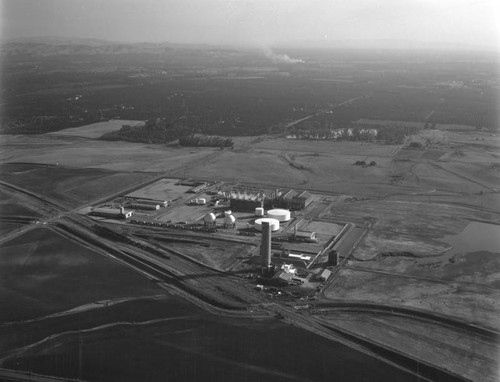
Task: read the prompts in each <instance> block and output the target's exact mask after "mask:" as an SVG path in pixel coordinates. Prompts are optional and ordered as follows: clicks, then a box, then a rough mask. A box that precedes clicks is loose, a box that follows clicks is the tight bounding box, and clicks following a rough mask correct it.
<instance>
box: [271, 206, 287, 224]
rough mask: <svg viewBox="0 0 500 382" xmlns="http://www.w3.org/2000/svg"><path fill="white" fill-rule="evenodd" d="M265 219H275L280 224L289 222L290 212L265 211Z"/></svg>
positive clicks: (278, 210)
mask: <svg viewBox="0 0 500 382" xmlns="http://www.w3.org/2000/svg"><path fill="white" fill-rule="evenodd" d="M267 217H268V218H271V219H276V220H278V221H280V222H287V221H289V220H290V211H289V210H284V209H281V208H276V209H273V210H269V211H267Z"/></svg>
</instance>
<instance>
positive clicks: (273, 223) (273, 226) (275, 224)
mask: <svg viewBox="0 0 500 382" xmlns="http://www.w3.org/2000/svg"><path fill="white" fill-rule="evenodd" d="M263 222H268V223H269V225H270V226H271V231H273V232H274V231H277V230H279V229H280V222H279V220H276V219H270V218H262V219H257V220H256V221H255V223H254V227H255V229H256V230H258V231H262V223H263Z"/></svg>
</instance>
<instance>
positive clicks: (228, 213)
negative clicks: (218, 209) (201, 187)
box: [224, 210, 232, 216]
mask: <svg viewBox="0 0 500 382" xmlns="http://www.w3.org/2000/svg"><path fill="white" fill-rule="evenodd" d="M229 215H232V212H231V210H227V211H224V216H229Z"/></svg>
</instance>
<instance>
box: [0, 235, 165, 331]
mask: <svg viewBox="0 0 500 382" xmlns="http://www.w3.org/2000/svg"><path fill="white" fill-rule="evenodd" d="M0 252H1V254H2V256H0V299H1V301H2V309H1V310H0V322H7V321H14V320H27V319H31V318H35V317H41V316H44V315H49V314H53V313H58V312H62V311H65V310H69V309H73V308H76V307H78V306H80V305H85V304H88V303H92V302H95V301H101V300H108V299H115V298H125V297H141V296H149V295H155V294H161V293H162V290H161V289H160V288H159V287H157V286H156V285H155V284H153V283H152V282H151V281H149V280H148V279H146V278H145V277H143V276H141V275H138V274H137V273H135V272H133V271H132V270H130V269H129V268H126V267H124V266H122V265H120V264H118V263H116V262H115V261H113V260H111V259H108V258H106V257H104V256H103V255H102V254H98V253H96V252H94V251H92V250H90V249H88V248H85V247H83V246H80V245H78V244H76V243H74V242H73V241H70V240H67V239H65V238H63V237H61V236H59V235H58V234H56V233H54V232H53V231H51V230H49V229H47V228H37V229H33V230H31V231H28V232H26V233H24V234H22V235H21V236H18V237H17V238H15V239H13V240H10V241H8V242H5V243H3V244H2V245H1V247H0Z"/></svg>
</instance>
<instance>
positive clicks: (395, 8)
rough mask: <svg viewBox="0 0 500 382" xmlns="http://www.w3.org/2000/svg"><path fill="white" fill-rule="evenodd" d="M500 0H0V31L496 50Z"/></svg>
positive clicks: (499, 38) (120, 38) (8, 34)
mask: <svg viewBox="0 0 500 382" xmlns="http://www.w3.org/2000/svg"><path fill="white" fill-rule="evenodd" d="M499 3H500V0H3V1H2V8H1V11H2V36H3V38H16V37H28V36H64V37H92V38H103V39H108V40H116V41H152V42H160V41H170V42H193V43H253V44H271V43H275V42H283V41H310V40H315V41H320V40H321V41H329V40H347V39H353V40H365V39H401V40H412V41H413V40H414V41H425V42H427V41H432V42H434V41H436V42H451V43H463V44H466V45H474V46H493V47H498V46H499V41H500V32H499V25H500V19H499V12H500V6H499V5H498V4H499Z"/></svg>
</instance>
